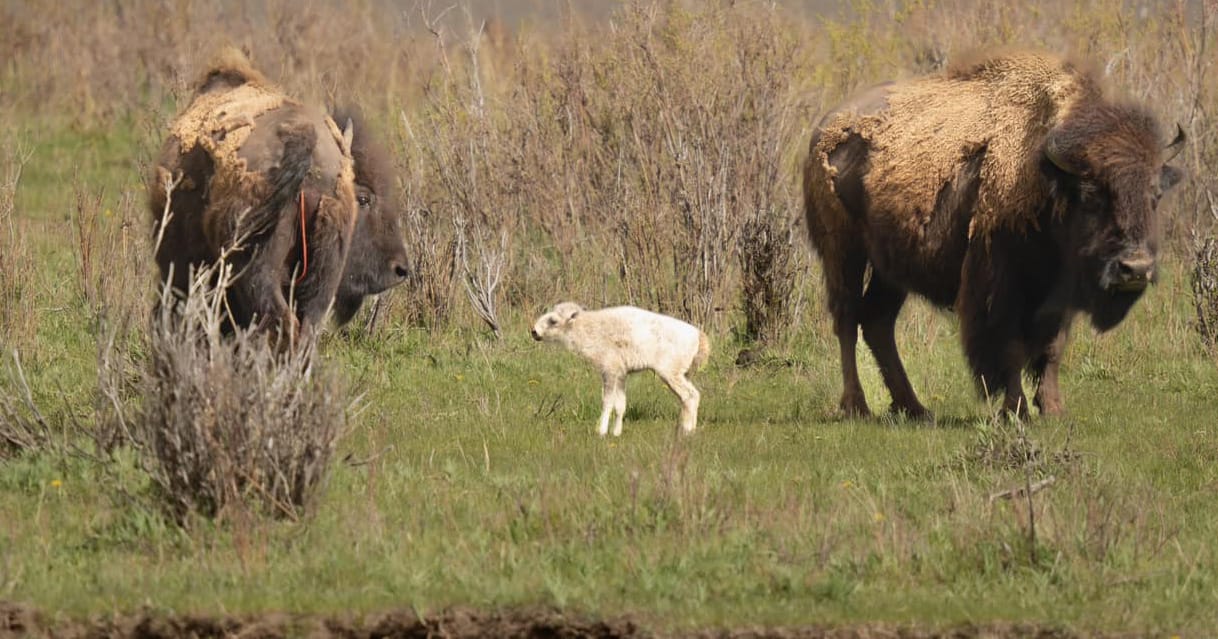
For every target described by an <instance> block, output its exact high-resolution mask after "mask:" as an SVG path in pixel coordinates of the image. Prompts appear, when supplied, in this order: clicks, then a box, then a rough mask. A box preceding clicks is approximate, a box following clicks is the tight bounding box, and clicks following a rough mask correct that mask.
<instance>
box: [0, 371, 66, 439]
mask: <svg viewBox="0 0 1218 639" xmlns="http://www.w3.org/2000/svg"><path fill="white" fill-rule="evenodd" d="M5 359H8V354H5ZM0 375H2V377H0V382H3V384H0V460H3V459H6V458H10V457H15V456H17V455H21V454H24V453H27V452H32V451H38V450H42V449H44V448H45V447H46V446H47V445H48V444H49V443H50V442H51V441H52V440H53V439H54V436H53V432H54V431H53V430H52V429H51V426H50V424H49V423H48V421H47V418H46V417H45V416H44V415H43V414H42V412H41V411H39V410H38V406H37V404H35V403H34V397H33V393H31V391H30V385H29V382H28V381H27V379H26V376H25V370H24V369H23V368H22V366H21V356H20V355H19V354H18V353H17V352H16V351H13V352H12V354H11V359H8V361H6V363H5V366H4V367H3V368H0Z"/></svg>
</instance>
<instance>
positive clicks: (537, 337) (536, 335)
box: [529, 328, 541, 342]
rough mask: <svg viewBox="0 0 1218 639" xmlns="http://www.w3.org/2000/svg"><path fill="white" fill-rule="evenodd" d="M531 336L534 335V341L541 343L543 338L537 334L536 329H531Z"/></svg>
mask: <svg viewBox="0 0 1218 639" xmlns="http://www.w3.org/2000/svg"><path fill="white" fill-rule="evenodd" d="M529 335H532V336H533V339H535V340H537V341H539V342H540V341H541V336H540V335H538V334H537V329H535V328H532V329H529Z"/></svg>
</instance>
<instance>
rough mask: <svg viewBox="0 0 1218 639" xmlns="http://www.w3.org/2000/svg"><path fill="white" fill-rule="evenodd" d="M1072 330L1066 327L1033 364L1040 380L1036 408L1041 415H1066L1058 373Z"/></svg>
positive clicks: (1034, 372)
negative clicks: (1058, 382) (1058, 383)
mask: <svg viewBox="0 0 1218 639" xmlns="http://www.w3.org/2000/svg"><path fill="white" fill-rule="evenodd" d="M1069 333H1070V328H1069V326H1068V325H1067V326H1064V327H1063V328H1062V329H1061V331H1060V332H1058V334H1057V336H1056V337H1055V338H1054V339H1053V341H1052V342H1050V343H1049V345H1048V346H1047V347H1046V348H1045V351H1044V353H1043V354H1041V356H1040V357H1039V358H1038V359H1037V360H1036V361H1035V362H1034V363H1033V366H1032V374H1033V375H1034V376H1035V377H1036V378H1038V379H1039V383H1038V385H1037V387H1036V398H1035V399H1034V400H1033V401H1034V402H1035V403H1036V408H1038V409H1040V414H1041V415H1046V416H1053V417H1058V416H1061V415H1064V414H1065V412H1066V411H1065V408H1064V407H1063V406H1062V393H1061V389H1060V388H1059V387H1058V385H1057V376H1058V371H1059V370H1060V369H1061V362H1062V355H1063V354H1064V353H1065V351H1066V340H1067V339H1068V337H1069Z"/></svg>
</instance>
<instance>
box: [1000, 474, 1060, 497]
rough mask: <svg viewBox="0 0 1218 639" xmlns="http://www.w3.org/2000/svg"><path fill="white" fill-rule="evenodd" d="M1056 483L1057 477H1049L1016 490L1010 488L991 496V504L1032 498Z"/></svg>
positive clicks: (1015, 488) (1018, 487) (1017, 487)
mask: <svg viewBox="0 0 1218 639" xmlns="http://www.w3.org/2000/svg"><path fill="white" fill-rule="evenodd" d="M1055 483H1057V476H1056V475H1049V476H1048V477H1045V478H1044V479H1042V480H1040V481H1037V482H1033V483H1025V484H1024V485H1023V486H1016V487H1014V488H1009V489H1007V490H1003V491H999V492H996V493H994V494H992V495H990V497H989V503H991V504H992V503H994V502H996V501H998V500H999V499H1018V498H1020V497H1024V496H1029V497H1030V496H1032V495H1035V494H1036V493H1038V492H1040V491H1042V490H1044V489H1046V488H1048V487H1049V486H1052V485H1053V484H1055Z"/></svg>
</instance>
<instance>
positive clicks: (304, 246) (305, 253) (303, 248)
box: [296, 191, 309, 285]
mask: <svg viewBox="0 0 1218 639" xmlns="http://www.w3.org/2000/svg"><path fill="white" fill-rule="evenodd" d="M300 259H301V262H303V265H302V266H301V267H300V275H297V276H296V284H297V285H299V284H300V283H301V282H303V281H304V278H305V273H308V272H309V237H308V233H306V232H305V196H304V191H301V192H300Z"/></svg>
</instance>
